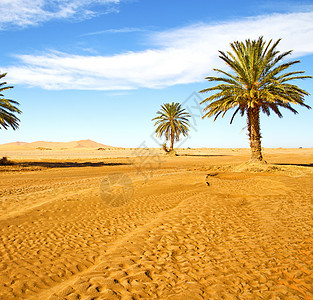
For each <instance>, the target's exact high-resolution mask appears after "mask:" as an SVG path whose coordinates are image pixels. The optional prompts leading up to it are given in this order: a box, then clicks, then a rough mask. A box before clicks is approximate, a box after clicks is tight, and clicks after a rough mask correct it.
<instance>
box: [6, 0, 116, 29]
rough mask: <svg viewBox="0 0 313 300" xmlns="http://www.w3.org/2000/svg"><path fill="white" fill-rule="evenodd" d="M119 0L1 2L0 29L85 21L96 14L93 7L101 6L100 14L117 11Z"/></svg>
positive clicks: (8, 0) (14, 0) (23, 0)
mask: <svg viewBox="0 0 313 300" xmlns="http://www.w3.org/2000/svg"><path fill="white" fill-rule="evenodd" d="M118 3H119V0H54V1H50V0H1V1H0V15H1V18H0V29H2V30H3V29H7V28H8V27H11V26H18V27H27V26H33V25H37V24H40V23H42V22H46V21H49V20H52V19H68V18H75V19H77V18H79V19H86V18H91V17H93V16H95V15H96V14H97V13H98V12H95V11H94V10H93V7H94V6H96V5H97V6H98V5H100V6H103V10H102V12H101V13H108V12H112V11H115V10H116V9H117V7H116V5H117V4H118Z"/></svg>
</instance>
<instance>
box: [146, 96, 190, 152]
mask: <svg viewBox="0 0 313 300" xmlns="http://www.w3.org/2000/svg"><path fill="white" fill-rule="evenodd" d="M157 115H158V116H157V117H155V118H154V119H152V121H154V120H155V121H156V122H155V124H154V126H158V127H157V128H156V130H155V132H156V135H157V137H161V136H162V135H165V139H166V140H167V141H168V140H171V146H170V149H169V151H173V147H174V140H176V141H178V140H179V136H180V134H182V135H183V136H187V135H188V130H189V128H188V127H189V126H190V124H189V120H188V118H190V115H189V113H188V112H186V110H185V109H184V108H182V107H181V104H179V103H174V102H172V103H165V104H163V105H161V110H159V111H158V112H157Z"/></svg>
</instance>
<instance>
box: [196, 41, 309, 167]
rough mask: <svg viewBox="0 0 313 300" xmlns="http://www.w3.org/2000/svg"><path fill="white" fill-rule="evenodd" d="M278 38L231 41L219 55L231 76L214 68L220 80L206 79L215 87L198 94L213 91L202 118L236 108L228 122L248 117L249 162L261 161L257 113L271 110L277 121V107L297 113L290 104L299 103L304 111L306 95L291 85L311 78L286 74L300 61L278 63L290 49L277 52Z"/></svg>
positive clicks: (300, 72) (207, 99)
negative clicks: (225, 50) (293, 82)
mask: <svg viewBox="0 0 313 300" xmlns="http://www.w3.org/2000/svg"><path fill="white" fill-rule="evenodd" d="M279 42H280V39H279V40H277V41H276V42H274V43H272V40H270V41H269V42H268V43H266V42H265V41H263V37H260V38H259V39H258V40H250V39H248V40H246V41H245V42H238V41H237V42H233V43H231V44H230V46H231V48H232V52H226V53H224V52H222V51H219V53H220V56H219V57H220V58H221V59H222V60H223V61H224V62H225V63H226V65H227V66H228V67H229V68H230V70H231V73H229V72H226V71H223V70H220V69H214V71H217V72H218V73H219V74H222V76H223V77H213V76H209V77H206V79H208V81H210V82H215V83H217V85H215V86H213V87H211V88H207V89H204V90H202V91H200V92H201V93H204V92H213V94H212V95H211V96H209V97H208V98H206V99H204V100H203V101H202V102H201V103H209V104H208V105H207V106H206V107H205V109H204V112H205V115H204V117H212V116H215V119H214V121H215V120H216V118H217V117H218V116H220V115H222V117H223V116H224V115H225V113H226V112H227V111H228V110H230V109H233V108H234V109H235V112H234V113H233V116H232V118H231V121H230V123H232V121H233V119H234V117H235V115H236V114H237V113H238V112H239V113H240V114H241V116H244V114H246V115H247V128H248V135H249V140H250V147H251V160H250V161H252V162H254V161H262V160H263V157H262V148H261V132H260V112H263V113H265V114H266V115H267V116H269V115H270V112H271V111H273V112H274V113H275V114H276V115H278V117H279V118H281V117H282V114H281V112H280V110H279V108H280V107H282V108H286V109H288V110H290V111H292V112H293V113H295V114H296V113H297V111H296V110H295V109H294V108H293V107H291V104H299V105H301V106H304V107H306V108H310V106H308V105H306V104H305V103H304V96H307V95H309V94H308V93H307V92H306V91H305V90H303V89H301V88H299V87H298V86H296V85H294V84H292V83H290V81H293V80H296V79H305V78H312V77H311V76H305V75H303V73H305V72H304V71H289V72H285V70H287V69H288V68H289V67H291V66H293V65H295V64H297V63H299V62H300V61H299V60H295V61H288V62H284V63H281V64H279V63H280V62H281V61H282V60H283V59H284V58H285V57H286V56H288V55H289V54H291V52H292V50H290V51H287V52H283V53H280V51H278V50H277V49H276V48H277V45H278V43H279Z"/></svg>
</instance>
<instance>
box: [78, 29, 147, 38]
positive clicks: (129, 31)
mask: <svg viewBox="0 0 313 300" xmlns="http://www.w3.org/2000/svg"><path fill="white" fill-rule="evenodd" d="M145 31H146V30H145V29H143V28H134V27H123V28H110V29H105V30H100V31H95V32H89V33H86V34H83V35H82V36H90V35H99V34H108V33H109V34H110V33H133V32H145Z"/></svg>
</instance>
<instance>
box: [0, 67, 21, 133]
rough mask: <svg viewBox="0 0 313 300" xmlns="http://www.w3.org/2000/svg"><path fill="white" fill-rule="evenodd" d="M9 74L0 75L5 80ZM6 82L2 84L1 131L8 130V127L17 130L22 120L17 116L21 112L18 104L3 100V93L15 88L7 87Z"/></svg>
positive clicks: (0, 88) (0, 84) (0, 99)
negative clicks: (2, 129)
mask: <svg viewBox="0 0 313 300" xmlns="http://www.w3.org/2000/svg"><path fill="white" fill-rule="evenodd" d="M6 75H7V73H4V74H0V79H2V78H4V77H5V76H6ZM6 84H7V83H6V82H2V83H0V129H1V127H2V128H4V129H8V127H11V128H13V130H15V129H17V128H18V126H19V122H20V119H19V118H17V117H16V116H15V114H20V113H21V111H20V110H19V109H18V108H17V106H18V105H19V103H18V102H16V101H14V100H9V99H5V98H3V97H4V95H3V94H2V92H3V91H5V90H8V89H12V88H13V86H6Z"/></svg>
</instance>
